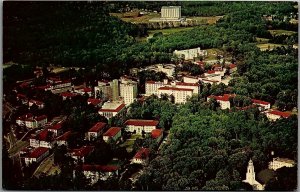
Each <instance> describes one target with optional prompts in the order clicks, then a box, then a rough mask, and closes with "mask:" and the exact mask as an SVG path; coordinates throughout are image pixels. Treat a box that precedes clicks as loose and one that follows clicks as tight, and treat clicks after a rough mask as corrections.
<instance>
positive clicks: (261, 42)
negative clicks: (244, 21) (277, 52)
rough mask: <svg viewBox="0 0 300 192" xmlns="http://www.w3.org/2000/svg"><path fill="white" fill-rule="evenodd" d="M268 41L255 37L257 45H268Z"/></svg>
mask: <svg viewBox="0 0 300 192" xmlns="http://www.w3.org/2000/svg"><path fill="white" fill-rule="evenodd" d="M269 40H270V39H267V38H260V37H256V41H257V43H258V44H264V43H268V42H269Z"/></svg>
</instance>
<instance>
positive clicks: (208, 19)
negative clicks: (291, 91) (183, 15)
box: [188, 16, 223, 25]
mask: <svg viewBox="0 0 300 192" xmlns="http://www.w3.org/2000/svg"><path fill="white" fill-rule="evenodd" d="M222 17H223V16H214V17H188V19H192V20H196V21H203V23H208V24H210V25H213V24H216V23H217V21H218V20H219V19H221V18H222Z"/></svg>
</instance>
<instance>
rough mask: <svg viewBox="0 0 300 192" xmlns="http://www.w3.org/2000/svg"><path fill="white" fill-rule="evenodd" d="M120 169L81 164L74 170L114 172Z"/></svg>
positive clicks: (111, 166)
mask: <svg viewBox="0 0 300 192" xmlns="http://www.w3.org/2000/svg"><path fill="white" fill-rule="evenodd" d="M119 168H120V167H118V166H115V165H89V164H83V165H82V166H80V165H79V166H77V167H76V168H75V169H76V170H81V171H101V172H114V171H117V170H118V169H119Z"/></svg>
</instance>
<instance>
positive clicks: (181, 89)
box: [158, 87, 193, 91]
mask: <svg viewBox="0 0 300 192" xmlns="http://www.w3.org/2000/svg"><path fill="white" fill-rule="evenodd" d="M158 90H173V91H193V89H186V88H177V87H160V88H158Z"/></svg>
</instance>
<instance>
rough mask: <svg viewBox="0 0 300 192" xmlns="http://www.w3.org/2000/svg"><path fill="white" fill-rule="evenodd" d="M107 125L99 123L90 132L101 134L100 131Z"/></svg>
mask: <svg viewBox="0 0 300 192" xmlns="http://www.w3.org/2000/svg"><path fill="white" fill-rule="evenodd" d="M105 126H106V123H103V122H98V123H96V124H95V125H94V126H93V127H92V128H90V130H89V132H99V131H100V130H102V129H104V127H105Z"/></svg>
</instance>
